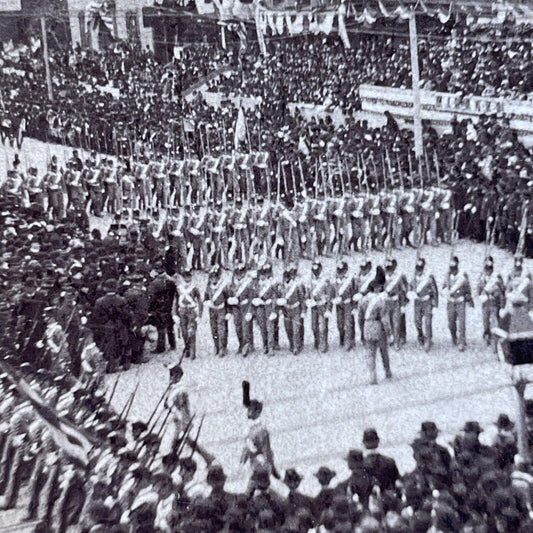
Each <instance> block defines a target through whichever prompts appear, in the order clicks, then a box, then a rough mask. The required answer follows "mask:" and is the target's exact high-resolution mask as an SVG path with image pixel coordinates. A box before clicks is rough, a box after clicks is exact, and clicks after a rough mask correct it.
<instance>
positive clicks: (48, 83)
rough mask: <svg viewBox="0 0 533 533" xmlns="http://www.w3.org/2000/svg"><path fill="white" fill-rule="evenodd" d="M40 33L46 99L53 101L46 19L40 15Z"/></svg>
mask: <svg viewBox="0 0 533 533" xmlns="http://www.w3.org/2000/svg"><path fill="white" fill-rule="evenodd" d="M41 34H42V38H43V59H44V68H45V72H46V87H47V89H48V100H50V102H53V101H54V93H53V91H52V78H51V77H50V62H49V58H48V38H47V35H46V19H45V18H44V17H41Z"/></svg>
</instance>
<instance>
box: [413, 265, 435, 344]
mask: <svg viewBox="0 0 533 533" xmlns="http://www.w3.org/2000/svg"><path fill="white" fill-rule="evenodd" d="M410 289H411V291H412V292H413V298H414V313H415V316H414V319H415V327H416V332H417V335H418V344H419V345H420V346H423V347H424V349H425V350H426V352H429V350H430V349H431V346H432V344H433V308H437V307H438V305H439V291H438V288H437V282H436V281H435V277H434V276H433V274H430V273H429V272H426V260H425V259H424V258H422V257H419V258H418V259H417V261H416V265H415V275H414V278H413V280H412V281H411V285H410Z"/></svg>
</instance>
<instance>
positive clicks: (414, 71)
mask: <svg viewBox="0 0 533 533" xmlns="http://www.w3.org/2000/svg"><path fill="white" fill-rule="evenodd" d="M409 44H410V49H411V76H412V81H413V124H414V133H415V154H416V157H417V159H420V158H421V157H422V118H421V113H420V73H419V71H418V36H417V33H416V14H415V12H414V10H413V11H412V12H411V15H410V16H409Z"/></svg>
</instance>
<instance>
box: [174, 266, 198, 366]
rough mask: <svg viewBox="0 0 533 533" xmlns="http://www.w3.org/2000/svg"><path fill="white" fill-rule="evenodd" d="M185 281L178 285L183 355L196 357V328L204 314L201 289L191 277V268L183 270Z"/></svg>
mask: <svg viewBox="0 0 533 533" xmlns="http://www.w3.org/2000/svg"><path fill="white" fill-rule="evenodd" d="M182 275H183V282H182V283H180V284H179V285H178V289H177V294H178V316H179V318H180V329H181V336H182V338H183V343H184V347H183V355H184V357H190V358H191V359H196V330H197V328H198V320H199V319H200V317H201V316H202V297H201V295H200V290H199V289H198V287H197V286H196V285H195V284H194V282H193V281H192V278H191V272H190V270H186V271H184V272H183V274H182Z"/></svg>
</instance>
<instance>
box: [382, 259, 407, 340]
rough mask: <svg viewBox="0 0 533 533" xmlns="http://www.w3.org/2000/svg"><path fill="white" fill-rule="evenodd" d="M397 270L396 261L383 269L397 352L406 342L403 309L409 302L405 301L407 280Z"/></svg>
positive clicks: (391, 261) (388, 263) (393, 260)
mask: <svg viewBox="0 0 533 533" xmlns="http://www.w3.org/2000/svg"><path fill="white" fill-rule="evenodd" d="M397 269H398V267H397V262H396V260H395V259H390V260H388V262H387V264H386V267H385V272H386V276H387V283H386V285H385V293H386V295H387V305H388V308H389V319H390V323H391V327H392V333H393V336H394V346H395V348H396V349H397V350H399V349H400V348H401V347H402V346H403V345H404V344H405V342H406V331H405V311H404V309H405V306H406V305H407V303H408V301H409V300H408V299H407V290H408V283H407V278H406V277H405V275H404V274H402V273H401V272H399V271H398V270H397Z"/></svg>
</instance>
